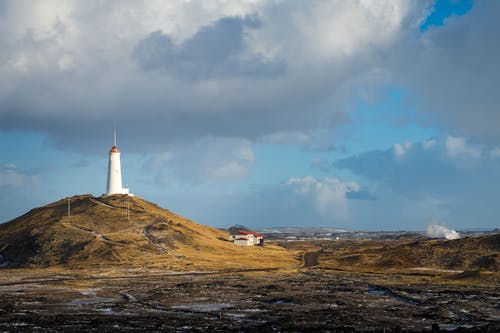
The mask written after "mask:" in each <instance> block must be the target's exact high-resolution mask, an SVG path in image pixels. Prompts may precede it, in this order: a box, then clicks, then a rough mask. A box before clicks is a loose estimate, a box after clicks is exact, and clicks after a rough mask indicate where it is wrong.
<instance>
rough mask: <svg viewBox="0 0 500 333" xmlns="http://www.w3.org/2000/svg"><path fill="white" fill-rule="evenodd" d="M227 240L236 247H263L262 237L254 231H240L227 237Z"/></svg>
mask: <svg viewBox="0 0 500 333" xmlns="http://www.w3.org/2000/svg"><path fill="white" fill-rule="evenodd" d="M229 240H230V241H231V242H234V244H236V245H247V246H252V245H263V244H264V236H262V235H261V234H259V233H258V232H254V231H246V230H240V231H238V232H236V233H234V234H231V235H229Z"/></svg>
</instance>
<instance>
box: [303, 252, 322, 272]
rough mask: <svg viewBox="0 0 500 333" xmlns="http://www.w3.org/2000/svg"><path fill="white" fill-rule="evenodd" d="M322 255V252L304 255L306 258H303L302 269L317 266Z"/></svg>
mask: <svg viewBox="0 0 500 333" xmlns="http://www.w3.org/2000/svg"><path fill="white" fill-rule="evenodd" d="M320 253H321V252H320V251H314V252H306V253H304V256H303V257H302V267H304V268H307V267H314V266H317V265H318V264H319V262H318V258H319V255H320Z"/></svg>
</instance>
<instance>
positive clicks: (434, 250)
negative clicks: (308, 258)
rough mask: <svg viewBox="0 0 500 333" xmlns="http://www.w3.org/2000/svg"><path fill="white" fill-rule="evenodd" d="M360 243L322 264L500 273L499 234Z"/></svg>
mask: <svg viewBox="0 0 500 333" xmlns="http://www.w3.org/2000/svg"><path fill="white" fill-rule="evenodd" d="M359 243H360V244H361V242H359ZM360 244H359V245H356V243H354V242H353V243H351V244H350V245H349V246H347V247H343V248H342V250H340V251H335V252H330V253H324V254H322V255H321V258H320V261H321V263H322V264H323V266H327V267H343V266H345V267H347V266H348V267H360V268H373V269H387V268H398V269H400V268H432V269H441V270H487V271H499V270H500V234H490V235H487V236H481V237H464V238H460V239H455V240H448V241H446V240H441V239H419V240H415V241H400V242H397V243H395V244H393V245H388V244H387V243H383V242H377V241H372V242H370V243H368V242H366V243H365V244H364V245H360Z"/></svg>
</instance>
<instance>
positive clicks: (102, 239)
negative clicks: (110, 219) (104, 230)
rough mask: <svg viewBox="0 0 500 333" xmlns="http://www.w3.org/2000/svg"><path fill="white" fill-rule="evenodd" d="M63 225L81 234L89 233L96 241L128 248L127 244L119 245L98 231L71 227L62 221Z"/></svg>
mask: <svg viewBox="0 0 500 333" xmlns="http://www.w3.org/2000/svg"><path fill="white" fill-rule="evenodd" d="M61 225H62V226H64V227H66V228H71V229H75V230H78V231H81V232H84V233H87V234H91V235H93V236H94V237H95V238H96V239H98V240H100V241H102V242H105V243H108V244H113V245H118V246H127V245H126V244H122V243H119V242H114V241H112V240H110V239H108V238H107V237H106V236H104V235H102V234H100V233H98V232H97V231H94V230H87V229H84V228H80V227H77V226H74V225H71V224H69V223H68V222H66V221H62V222H61Z"/></svg>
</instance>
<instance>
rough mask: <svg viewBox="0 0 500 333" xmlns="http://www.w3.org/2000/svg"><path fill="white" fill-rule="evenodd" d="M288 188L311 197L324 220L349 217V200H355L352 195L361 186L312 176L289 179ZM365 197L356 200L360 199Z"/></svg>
mask: <svg viewBox="0 0 500 333" xmlns="http://www.w3.org/2000/svg"><path fill="white" fill-rule="evenodd" d="M285 185H286V186H288V187H290V188H291V189H292V191H293V193H295V194H296V195H299V196H303V197H309V198H310V199H311V200H312V201H313V203H314V206H315V208H316V211H317V213H318V214H319V215H320V216H321V217H323V218H340V219H343V220H345V219H346V218H347V216H348V213H349V211H348V200H349V199H352V198H353V195H352V194H350V193H359V192H360V188H359V185H358V184H357V183H355V182H342V181H340V180H338V179H336V178H324V179H321V180H320V179H316V178H314V177H311V176H306V177H303V178H295V177H292V178H289V179H288V180H287V181H286V183H285ZM362 197H363V195H361V196H359V197H357V198H356V194H354V198H356V199H360V198H362Z"/></svg>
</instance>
